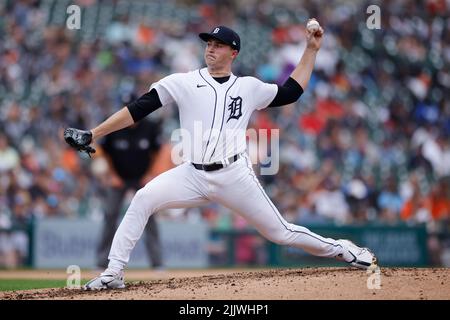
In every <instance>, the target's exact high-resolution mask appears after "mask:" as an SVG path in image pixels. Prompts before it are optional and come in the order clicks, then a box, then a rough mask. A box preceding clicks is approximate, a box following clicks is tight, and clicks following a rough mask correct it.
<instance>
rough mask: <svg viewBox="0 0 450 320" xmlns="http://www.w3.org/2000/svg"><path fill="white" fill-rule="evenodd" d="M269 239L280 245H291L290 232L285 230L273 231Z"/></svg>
mask: <svg viewBox="0 0 450 320" xmlns="http://www.w3.org/2000/svg"><path fill="white" fill-rule="evenodd" d="M268 238H269V240H270V241H272V242H274V243H276V244H278V245H289V244H290V238H289V236H288V234H287V233H286V232H284V231H277V232H273V233H272V234H271V235H270V236H269V237H268Z"/></svg>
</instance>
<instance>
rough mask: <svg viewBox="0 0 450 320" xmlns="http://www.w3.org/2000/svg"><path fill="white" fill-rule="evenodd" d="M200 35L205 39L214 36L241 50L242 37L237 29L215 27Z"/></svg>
mask: <svg viewBox="0 0 450 320" xmlns="http://www.w3.org/2000/svg"><path fill="white" fill-rule="evenodd" d="M198 36H199V37H200V39H202V40H203V41H208V40H209V39H211V38H213V39H216V40H219V41H221V42H223V43H225V44H227V45H229V46H230V47H232V48H233V49H235V50H237V51H239V50H241V38H240V37H239V35H238V34H237V33H236V32H235V31H233V30H231V29H230V28H227V27H225V26H218V27H215V28H214V29H213V30H212V31H211V32H210V33H206V32H203V33H200V34H199V35H198Z"/></svg>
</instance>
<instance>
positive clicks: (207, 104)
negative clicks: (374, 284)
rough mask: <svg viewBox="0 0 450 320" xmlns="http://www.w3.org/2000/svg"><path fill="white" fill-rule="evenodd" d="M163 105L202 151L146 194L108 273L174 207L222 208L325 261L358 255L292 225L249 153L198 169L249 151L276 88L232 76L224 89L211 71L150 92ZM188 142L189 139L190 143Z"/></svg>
mask: <svg viewBox="0 0 450 320" xmlns="http://www.w3.org/2000/svg"><path fill="white" fill-rule="evenodd" d="M152 88H155V89H156V90H157V92H158V95H159V97H160V100H161V103H162V104H163V105H166V104H168V103H171V102H176V103H177V105H178V107H179V110H180V112H179V113H180V122H181V127H182V128H183V129H185V130H186V132H187V133H188V135H190V136H191V137H193V140H194V144H195V143H196V142H198V141H200V146H199V147H198V148H195V146H194V147H192V146H191V147H189V146H188V145H186V148H184V150H183V151H184V153H185V155H184V156H185V159H186V160H188V161H186V162H185V163H183V164H181V165H179V166H177V167H175V168H173V169H170V170H168V171H166V172H164V173H163V174H161V175H159V176H157V177H156V178H154V179H153V180H151V181H150V182H149V183H147V184H146V185H145V187H143V188H142V189H140V190H139V191H138V192H137V193H136V195H135V196H134V197H133V200H132V202H131V204H130V207H129V208H128V210H127V212H126V214H125V217H124V218H123V220H122V222H121V224H120V226H119V228H118V230H117V232H116V234H115V236H114V240H113V243H112V246H111V251H110V254H109V259H110V262H109V268H110V269H112V270H121V269H123V268H124V267H125V266H126V264H127V263H128V261H129V259H130V254H131V251H132V249H133V248H134V246H135V245H136V242H137V241H138V239H139V238H140V237H141V235H142V232H143V231H144V228H145V225H146V223H147V220H148V218H149V217H150V215H152V214H154V213H156V212H158V211H161V210H165V209H170V208H187V207H196V206H200V205H204V204H207V203H208V202H209V201H214V202H217V203H220V204H221V205H223V206H225V207H227V208H229V209H230V210H232V211H233V212H235V213H237V214H240V215H241V216H242V217H244V218H245V219H246V220H247V221H248V222H249V223H250V224H251V225H253V226H254V227H255V228H256V229H257V230H258V231H259V232H260V233H261V234H262V235H263V236H264V237H266V238H267V239H269V240H271V241H274V242H276V243H279V244H285V245H291V246H294V247H297V248H302V249H304V250H305V251H307V252H309V253H311V254H314V255H316V256H322V257H338V256H342V257H343V259H345V260H346V261H351V260H352V259H354V256H353V255H351V254H350V253H349V251H348V250H346V249H345V248H344V247H343V246H342V245H341V244H340V243H339V242H338V241H336V240H334V239H331V238H324V237H321V236H320V235H318V234H315V233H313V232H311V231H310V230H308V229H307V228H304V227H301V226H297V225H294V224H292V223H288V222H287V221H286V220H285V219H284V218H283V216H282V215H281V214H280V212H278V210H277V208H276V207H275V205H274V204H273V203H272V201H270V199H269V197H268V196H267V195H266V193H265V192H264V190H263V188H262V186H261V184H260V183H259V181H258V179H257V177H256V174H255V173H254V171H253V168H252V164H251V162H250V159H249V157H248V155H247V154H246V153H243V154H241V155H240V156H239V157H238V159H237V160H236V161H234V162H232V163H228V165H226V166H224V167H223V168H221V169H218V170H214V171H204V170H201V169H197V168H196V167H195V166H194V165H193V164H192V163H189V162H193V163H203V164H209V163H213V162H216V161H220V160H224V159H225V158H227V157H230V156H234V155H236V154H239V153H241V152H244V151H245V149H246V139H245V130H246V128H247V124H248V121H249V119H250V115H251V114H252V112H253V111H254V110H259V109H263V108H265V107H267V106H268V105H269V104H270V103H271V102H272V100H273V99H274V98H275V95H276V93H277V90H278V88H277V86H276V85H274V84H267V83H263V82H261V81H260V80H258V79H256V78H253V77H236V76H235V75H233V74H232V75H231V77H230V79H229V80H228V81H227V82H225V83H222V84H220V83H218V82H217V81H216V80H214V79H213V78H212V77H211V75H210V74H209V72H208V70H207V69H206V68H204V69H200V70H196V71H192V72H188V73H178V74H173V75H170V76H168V77H166V78H164V79H162V80H160V81H158V82H156V83H154V84H153V85H152V86H151V89H152ZM183 141H184V139H183Z"/></svg>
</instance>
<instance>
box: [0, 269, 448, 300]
mask: <svg viewBox="0 0 450 320" xmlns="http://www.w3.org/2000/svg"><path fill="white" fill-rule="evenodd" d="M205 273H206V272H205ZM125 276H126V274H125ZM449 298H450V272H449V269H445V268H442V269H441V268H433V269H430V268H423V269H422V268H420V269H415V268H381V269H378V270H375V271H374V272H372V273H368V272H366V271H364V270H357V269H348V268H305V269H269V270H263V271H261V270H258V271H245V272H218V273H217V274H211V271H208V272H207V273H206V275H203V276H202V275H200V276H180V277H173V278H165V279H154V280H149V281H138V282H136V281H129V282H127V288H126V289H122V290H108V291H99V292H84V291H80V290H69V289H44V290H28V291H17V292H3V293H0V299H151V300H162V299H170V300H171V299H174V300H175V299H176V300H192V299H208V300H234V299H239V300H240V299H247V300H286V299H290V300H305V299H314V300H315V299H358V300H359V299H449Z"/></svg>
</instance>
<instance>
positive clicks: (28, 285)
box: [0, 279, 86, 291]
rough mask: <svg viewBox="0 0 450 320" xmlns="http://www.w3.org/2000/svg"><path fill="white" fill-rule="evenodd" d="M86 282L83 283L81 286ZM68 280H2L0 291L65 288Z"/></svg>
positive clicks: (0, 280)
mask: <svg viewBox="0 0 450 320" xmlns="http://www.w3.org/2000/svg"><path fill="white" fill-rule="evenodd" d="M85 282H86V281H81V285H83V283H85ZM65 286H66V280H41V279H0V291H12V290H32V289H43V288H63V287H65Z"/></svg>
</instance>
